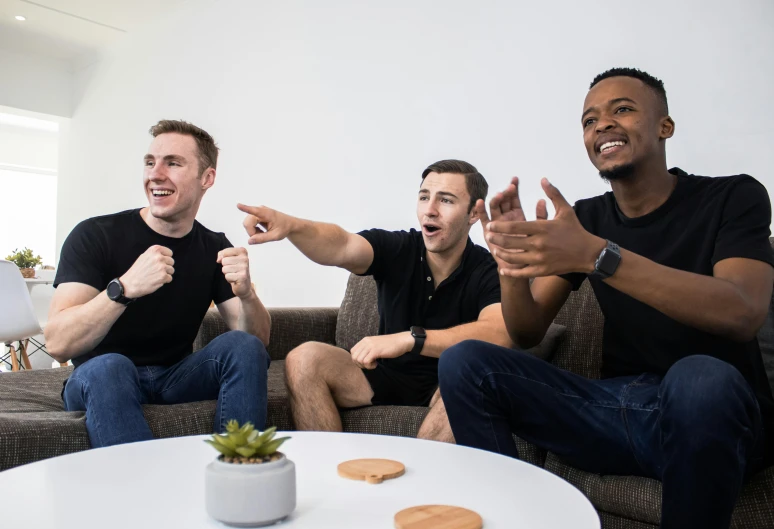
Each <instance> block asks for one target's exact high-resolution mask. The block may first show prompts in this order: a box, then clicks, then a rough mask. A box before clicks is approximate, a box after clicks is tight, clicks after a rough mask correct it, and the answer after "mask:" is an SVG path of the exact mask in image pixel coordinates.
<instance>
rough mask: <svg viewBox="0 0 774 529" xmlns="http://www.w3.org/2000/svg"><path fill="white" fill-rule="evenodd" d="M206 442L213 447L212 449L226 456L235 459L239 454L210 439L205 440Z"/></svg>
mask: <svg viewBox="0 0 774 529" xmlns="http://www.w3.org/2000/svg"><path fill="white" fill-rule="evenodd" d="M204 442H205V443H207V444H208V445H212V447H213V448H215V450H217V451H218V452H220V453H221V454H223V455H224V456H227V457H234V456H236V454H237V453H236V452H235V451H234V450H232V449H230V448H229V447H227V446H223V445H221V444H218V443H216V442H215V441H212V440H210V439H205V440H204Z"/></svg>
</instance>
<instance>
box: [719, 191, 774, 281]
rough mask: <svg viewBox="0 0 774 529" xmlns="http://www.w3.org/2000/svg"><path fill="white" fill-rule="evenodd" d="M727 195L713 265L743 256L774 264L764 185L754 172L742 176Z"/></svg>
mask: <svg viewBox="0 0 774 529" xmlns="http://www.w3.org/2000/svg"><path fill="white" fill-rule="evenodd" d="M739 180H740V181H739V183H737V184H736V185H735V186H733V187H732V188H731V190H730V191H729V194H728V197H727V198H726V201H725V204H724V207H723V214H722V217H721V220H720V228H719V230H718V234H717V237H716V238H715V251H714V252H713V254H712V265H713V266H714V265H715V264H717V263H718V262H720V261H722V260H723V259H729V258H732V257H743V258H746V259H755V260H758V261H763V262H766V263H769V264H770V265H772V266H774V255H772V250H771V243H769V236H770V235H771V231H770V225H771V202H770V201H769V194H768V193H767V192H766V188H765V187H763V185H762V184H761V183H760V182H758V181H757V180H755V179H754V178H752V177H751V176H743V177H740V178H739Z"/></svg>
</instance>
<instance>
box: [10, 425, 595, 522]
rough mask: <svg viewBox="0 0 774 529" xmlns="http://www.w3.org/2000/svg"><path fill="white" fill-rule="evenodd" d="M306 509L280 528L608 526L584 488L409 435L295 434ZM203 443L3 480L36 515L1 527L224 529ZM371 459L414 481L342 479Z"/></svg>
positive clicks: (292, 452) (173, 442)
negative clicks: (30, 495) (430, 519)
mask: <svg viewBox="0 0 774 529" xmlns="http://www.w3.org/2000/svg"><path fill="white" fill-rule="evenodd" d="M287 435H291V436H292V439H291V440H290V441H288V442H287V443H286V444H285V445H284V446H283V452H285V453H286V454H287V456H288V457H289V458H290V459H292V460H293V461H294V462H295V463H296V472H297V487H298V506H297V508H296V510H295V512H294V513H293V514H292V515H291V517H290V518H288V519H287V520H286V521H285V522H283V523H280V524H278V525H276V526H274V527H277V528H283V527H287V528H293V529H296V528H315V529H324V528H331V529H333V528H335V529H344V528H349V527H351V528H357V529H372V528H373V529H379V528H384V529H387V528H392V527H394V524H393V516H394V515H395V513H396V512H398V511H400V510H402V509H405V508H407V507H411V506H414V505H422V504H435V503H440V504H450V505H458V506H461V507H466V508H469V509H473V510H475V511H477V512H478V513H479V514H481V516H482V517H483V519H484V528H485V529H522V528H523V529H549V528H551V529H567V528H570V527H571V528H573V529H599V527H600V523H599V518H598V516H597V513H596V512H595V510H594V508H593V507H592V505H591V503H590V502H589V501H588V500H587V499H586V497H585V496H583V495H582V494H581V493H580V491H578V490H577V489H576V488H574V487H573V486H572V485H570V484H569V483H567V482H565V481H564V480H562V479H560V478H558V477H556V476H554V475H553V474H551V473H549V472H546V471H545V470H542V469H540V468H538V467H535V466H532V465H529V464H527V463H524V462H522V461H518V460H516V459H511V458H508V457H504V456H500V455H497V454H492V453H489V452H484V451H481V450H474V449H470V448H465V447H461V446H456V445H449V444H442V443H436V442H431V441H420V440H416V439H409V438H405V437H390V436H378V435H365V434H330V433H316V432H289V433H288V434H287ZM203 439H205V437H202V436H199V437H182V438H177V439H163V440H157V441H148V442H143V443H135V444H128V445H122V446H114V447H110V448H102V449H97V450H88V451H86V452H79V453H76V454H69V455H66V456H61V457H56V458H53V459H48V460H45V461H39V462H37V463H32V464H29V465H25V466H22V467H17V468H13V469H11V470H6V471H5V472H0V491H3V492H2V493H3V494H4V495H5V497H6V498H10V497H13V496H14V492H13V491H17V492H18V491H31V490H32V491H36V494H37V495H40V496H41V497H45V498H46V499H47V501H46V502H45V504H43V505H41V506H36V507H35V508H33V509H27V508H23V507H22V506H21V505H20V504H18V503H16V502H7V503H6V505H5V507H4V508H3V509H2V511H0V527H3V528H5V527H7V528H12V527H13V528H17V527H18V528H33V527H34V528H35V529H43V528H56V529H76V528H77V529H91V528H95V529H96V528H99V529H103V528H105V527H110V528H111V529H117V528H132V529H135V528H143V529H150V528H183V527H184V528H186V529H195V528H200V527H213V528H214V527H221V528H223V527H225V526H223V525H222V524H220V523H218V522H216V521H215V520H213V519H211V518H209V517H208V516H207V513H206V512H205V509H204V468H205V466H206V465H207V464H208V463H209V462H210V461H211V460H212V459H213V458H214V457H215V455H216V452H215V451H214V450H213V449H212V448H211V447H210V446H209V445H207V444H205V443H204V442H202V440H203ZM361 457H379V458H387V459H396V460H398V461H401V462H403V463H404V464H405V465H406V474H405V475H404V476H403V477H401V478H398V479H395V480H391V481H385V482H384V483H382V484H381V485H369V484H366V483H365V482H362V481H351V480H346V479H343V478H340V477H339V476H338V475H337V474H336V466H337V465H338V463H340V462H342V461H345V460H348V459H355V458H361Z"/></svg>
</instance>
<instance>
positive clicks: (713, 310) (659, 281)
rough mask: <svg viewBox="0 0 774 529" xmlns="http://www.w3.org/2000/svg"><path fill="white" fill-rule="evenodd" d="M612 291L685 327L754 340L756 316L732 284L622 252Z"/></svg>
mask: <svg viewBox="0 0 774 529" xmlns="http://www.w3.org/2000/svg"><path fill="white" fill-rule="evenodd" d="M605 282H606V283H607V284H608V285H610V286H611V287H613V288H615V289H617V290H619V291H621V292H623V293H624V294H628V295H629V296H631V297H633V298H634V299H636V300H638V301H641V302H642V303H644V304H646V305H648V306H650V307H653V308H654V309H656V310H658V311H660V312H662V313H664V314H665V315H667V316H669V317H670V318H672V319H673V320H676V321H678V322H680V323H682V324H684V325H688V326H690V327H693V328H696V329H699V330H702V331H705V332H708V333H711V334H714V335H717V336H723V337H725V338H729V339H731V340H735V341H740V342H745V341H749V340H751V339H753V338H754V336H755V332H756V331H757V328H756V326H755V325H754V324H751V322H750V318H751V314H752V313H753V312H754V311H753V310H752V308H751V306H750V303H749V302H748V300H747V299H746V298H745V296H744V295H743V293H742V292H741V290H740V289H739V288H738V287H737V286H736V285H734V284H733V283H732V282H731V281H727V280H725V279H721V278H717V277H714V276H706V275H701V274H694V273H692V272H685V271H683V270H677V269H675V268H670V267H667V266H664V265H660V264H658V263H655V262H653V261H651V260H650V259H647V258H645V257H642V256H640V255H637V254H635V253H632V252H629V251H627V250H624V249H621V263H620V265H619V266H618V269H617V270H616V271H615V274H613V276H612V277H610V278H608V279H606V280H605Z"/></svg>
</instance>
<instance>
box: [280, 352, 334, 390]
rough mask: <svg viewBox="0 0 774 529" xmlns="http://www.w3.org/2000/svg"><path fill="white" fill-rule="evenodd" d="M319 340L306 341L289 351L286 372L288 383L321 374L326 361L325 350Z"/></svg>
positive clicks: (286, 359)
mask: <svg viewBox="0 0 774 529" xmlns="http://www.w3.org/2000/svg"><path fill="white" fill-rule="evenodd" d="M321 345H324V344H321V343H319V342H306V343H303V344H301V345H299V346H298V347H296V348H295V349H293V350H292V351H290V352H289V353H288V356H287V358H285V374H286V377H287V379H288V383H290V384H293V383H296V382H298V381H300V380H303V379H306V378H308V377H315V376H318V375H319V374H320V368H321V366H322V364H323V362H324V361H325V358H324V356H325V351H323V348H322V347H320V346H321Z"/></svg>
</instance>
